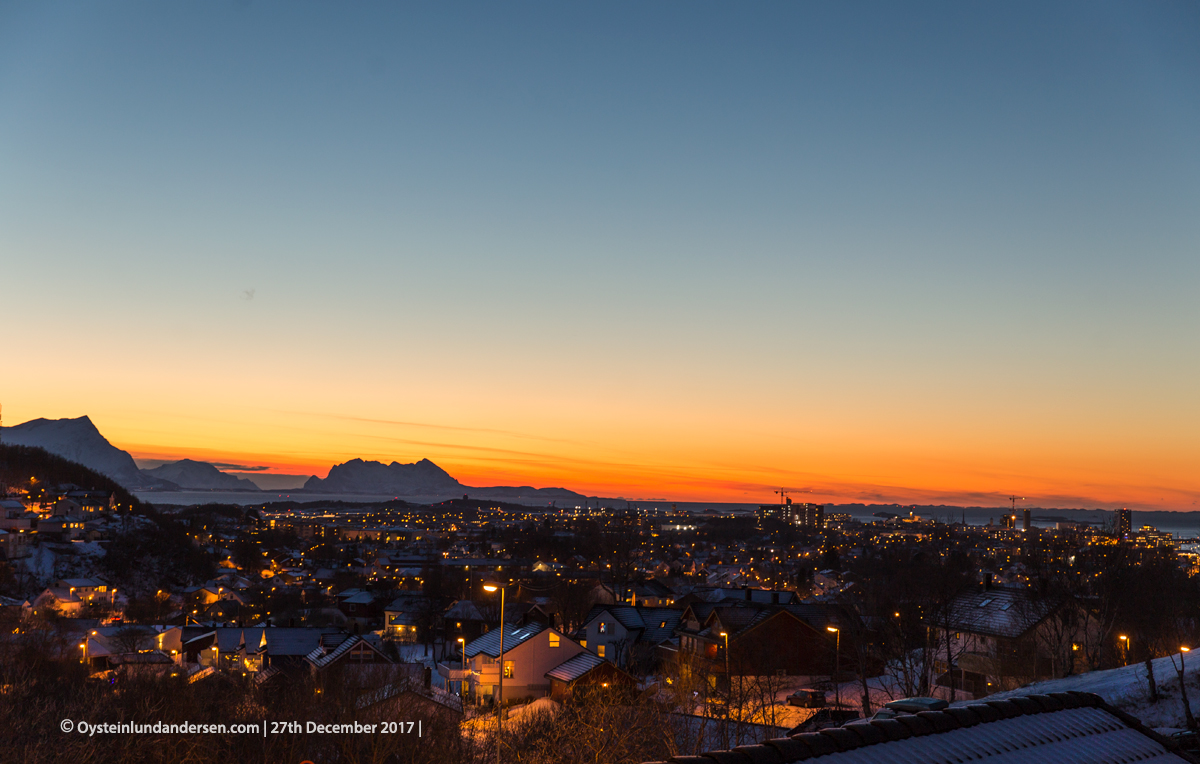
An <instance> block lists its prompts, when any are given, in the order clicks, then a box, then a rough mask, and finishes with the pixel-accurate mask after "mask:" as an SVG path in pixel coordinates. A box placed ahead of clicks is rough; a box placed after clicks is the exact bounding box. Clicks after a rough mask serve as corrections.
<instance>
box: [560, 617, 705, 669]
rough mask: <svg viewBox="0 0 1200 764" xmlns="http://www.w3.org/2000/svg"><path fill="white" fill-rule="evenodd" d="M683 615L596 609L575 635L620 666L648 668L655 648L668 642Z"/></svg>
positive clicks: (585, 618) (601, 655)
mask: <svg viewBox="0 0 1200 764" xmlns="http://www.w3.org/2000/svg"><path fill="white" fill-rule="evenodd" d="M681 615H683V613H682V611H679V610H676V609H674V608H666V607H660V608H654V607H630V606H627V605H595V606H593V607H592V609H591V611H590V612H589V613H588V614H587V616H585V617H584V619H583V626H581V627H580V628H579V630H578V631H577V632H576V635H577V636H578V638H579V640H580V643H581V644H582V645H583V646H584V647H586V648H587V649H588V650H589V651H591V652H592V653H594V654H595V655H596V656H598V657H600V658H604V659H605V660H609V661H612V662H614V663H616V664H617V665H618V666H622V667H629V666H631V665H640V666H643V667H645V666H646V664H647V662H648V661H650V660H652V658H653V655H654V653H655V648H657V647H658V646H659V645H661V644H663V643H664V642H667V641H669V640H670V639H672V638H673V637H674V635H675V629H676V628H678V626H679V619H680V616H681Z"/></svg>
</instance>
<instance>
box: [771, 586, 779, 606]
mask: <svg viewBox="0 0 1200 764" xmlns="http://www.w3.org/2000/svg"><path fill="white" fill-rule="evenodd" d="M771 604H772V605H778V604H779V592H777V591H775V590H774V589H772V590H771Z"/></svg>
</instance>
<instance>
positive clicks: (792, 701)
mask: <svg viewBox="0 0 1200 764" xmlns="http://www.w3.org/2000/svg"><path fill="white" fill-rule="evenodd" d="M787 702H788V705H789V706H799V707H800V708H822V707H824V705H825V693H824V692H822V691H820V690H796V691H795V692H793V693H792V694H791V695H788V696H787Z"/></svg>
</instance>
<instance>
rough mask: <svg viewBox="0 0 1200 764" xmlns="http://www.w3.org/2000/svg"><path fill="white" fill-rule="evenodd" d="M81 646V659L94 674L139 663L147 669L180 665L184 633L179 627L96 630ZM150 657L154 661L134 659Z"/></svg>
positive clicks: (88, 635) (106, 627)
mask: <svg viewBox="0 0 1200 764" xmlns="http://www.w3.org/2000/svg"><path fill="white" fill-rule="evenodd" d="M82 644H83V659H84V660H85V661H87V662H88V663H89V664H91V666H92V668H93V669H95V670H97V671H102V670H105V669H110V668H115V667H117V666H121V665H133V664H138V662H139V661H141V663H143V664H146V665H163V664H166V663H182V662H183V629H182V628H181V627H178V626H170V627H163V626H153V625H147V626H134V625H128V624H126V625H121V626H97V627H96V628H94V629H92V630H90V631H89V632H88V634H87V635H86V636H85V637H84V639H83V642H82ZM150 653H153V654H154V655H155V657H153V658H147V657H141V658H139V657H134V656H146V655H147V654H150ZM158 656H162V657H165V659H166V660H165V661H164V660H161V659H160V657H158Z"/></svg>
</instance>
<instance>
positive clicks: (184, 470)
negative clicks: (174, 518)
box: [142, 459, 258, 491]
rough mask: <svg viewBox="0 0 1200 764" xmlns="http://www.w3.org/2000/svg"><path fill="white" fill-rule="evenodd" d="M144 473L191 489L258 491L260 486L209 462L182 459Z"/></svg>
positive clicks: (143, 471)
mask: <svg viewBox="0 0 1200 764" xmlns="http://www.w3.org/2000/svg"><path fill="white" fill-rule="evenodd" d="M142 474H143V475H149V476H150V477H152V478H156V479H160V480H166V481H169V482H171V483H174V484H175V485H177V486H179V487H180V488H185V489H187V490H191V491H257V490H258V486H257V485H255V484H254V483H252V482H251V481H249V480H246V479H245V478H239V477H237V476H235V475H230V474H227V473H225V472H221V470H219V469H217V468H216V467H214V466H213V465H211V464H209V463H208V462H198V461H195V460H193V459H180V460H179V461H177V462H171V463H170V464H163V465H161V466H158V467H155V468H154V469H149V470H142Z"/></svg>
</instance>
